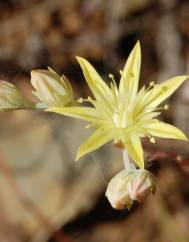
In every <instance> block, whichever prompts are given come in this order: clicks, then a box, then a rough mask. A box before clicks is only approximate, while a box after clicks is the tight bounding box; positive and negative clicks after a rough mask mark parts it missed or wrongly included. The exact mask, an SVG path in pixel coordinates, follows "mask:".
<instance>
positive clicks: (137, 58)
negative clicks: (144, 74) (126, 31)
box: [119, 42, 141, 103]
mask: <svg viewBox="0 0 189 242" xmlns="http://www.w3.org/2000/svg"><path fill="white" fill-rule="evenodd" d="M140 67H141V49H140V43H139V42H137V43H136V45H135V46H134V48H133V50H132V51H131V53H130V55H129V57H128V60H127V62H126V64H125V67H124V69H123V73H122V77H121V80H120V84H119V91H120V94H121V96H122V97H123V99H124V100H126V101H127V103H132V101H133V100H134V99H135V97H136V93H137V90H138V82H139V75H140Z"/></svg>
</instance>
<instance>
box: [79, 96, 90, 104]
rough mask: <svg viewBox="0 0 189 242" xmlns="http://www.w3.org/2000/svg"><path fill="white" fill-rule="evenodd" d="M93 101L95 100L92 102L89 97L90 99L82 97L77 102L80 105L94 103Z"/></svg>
mask: <svg viewBox="0 0 189 242" xmlns="http://www.w3.org/2000/svg"><path fill="white" fill-rule="evenodd" d="M92 101H93V100H92V98H91V97H88V98H82V97H80V98H78V99H77V102H78V103H83V102H92Z"/></svg>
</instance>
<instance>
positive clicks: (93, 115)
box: [45, 107, 106, 125]
mask: <svg viewBox="0 0 189 242" xmlns="http://www.w3.org/2000/svg"><path fill="white" fill-rule="evenodd" d="M45 111H47V112H54V113H59V114H62V115H66V116H69V117H74V118H79V119H82V120H85V121H89V122H92V123H94V124H96V125H104V124H105V123H106V122H105V120H104V119H102V118H101V116H100V114H99V113H98V112H97V110H96V109H95V108H90V107H64V108H48V109H47V110H45Z"/></svg>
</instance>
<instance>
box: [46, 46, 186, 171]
mask: <svg viewBox="0 0 189 242" xmlns="http://www.w3.org/2000/svg"><path fill="white" fill-rule="evenodd" d="M77 60H78V62H79V64H80V66H81V68H82V70H83V73H84V76H85V79H86V81H87V84H88V86H89V88H90V89H91V91H92V93H93V95H94V97H95V99H92V98H91V97H89V98H88V101H89V102H90V103H91V104H92V105H93V107H79V106H78V107H63V108H58V107H55V108H50V109H48V111H52V112H56V113H60V114H63V115H67V116H70V117H75V118H79V119H83V120H86V121H89V122H90V123H91V126H94V127H95V128H96V130H95V131H94V133H93V134H92V135H91V136H90V137H89V138H88V139H87V141H85V142H84V143H83V144H82V145H81V146H80V148H79V151H78V154H77V158H76V160H77V159H79V158H80V157H81V156H83V155H85V154H87V153H89V152H92V151H94V150H96V149H97V148H99V147H101V146H102V145H104V144H105V143H107V142H109V141H110V140H112V139H113V140H114V143H115V144H116V143H121V144H122V145H123V147H124V148H125V149H127V151H128V154H129V155H130V157H131V158H132V159H133V161H134V162H135V163H136V164H137V165H138V166H139V167H140V168H143V167H144V157H143V148H142V145H141V138H142V137H149V138H150V139H151V142H153V139H154V138H153V136H158V137H162V138H173V139H181V140H187V138H186V136H185V135H184V133H183V132H182V131H181V130H179V129H178V128H176V127H174V126H172V125H170V124H167V123H164V122H161V121H158V120H157V119H156V117H157V116H158V115H159V114H160V110H161V108H157V106H158V105H159V104H160V103H162V102H163V101H164V100H165V99H166V98H168V97H169V96H170V95H171V94H172V93H173V92H174V91H175V90H176V89H177V88H178V87H179V86H180V85H181V84H182V83H183V82H184V80H186V79H187V78H188V76H177V77H173V78H171V79H169V80H167V81H165V82H164V83H162V84H153V83H151V84H150V86H149V87H148V88H145V87H143V88H142V89H141V90H140V91H139V92H138V93H137V91H138V82H139V74H140V67H141V49H140V44H139V42H137V43H136V45H135V47H134V48H133V50H132V52H131V54H130V55H129V58H128V60H127V62H126V65H125V67H124V69H123V71H121V72H120V73H121V80H120V83H119V86H117V85H116V83H115V81H114V79H113V78H112V79H113V80H112V82H111V83H110V85H109V86H108V85H107V84H106V83H105V82H104V81H103V80H102V79H101V77H100V76H99V74H98V73H97V72H96V70H95V69H94V68H93V67H92V65H91V64H90V63H89V62H88V61H87V60H85V59H84V58H81V57H77ZM165 109H166V106H165Z"/></svg>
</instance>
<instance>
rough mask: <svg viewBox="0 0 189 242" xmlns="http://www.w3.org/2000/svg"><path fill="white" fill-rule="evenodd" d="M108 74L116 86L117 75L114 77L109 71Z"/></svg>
mask: <svg viewBox="0 0 189 242" xmlns="http://www.w3.org/2000/svg"><path fill="white" fill-rule="evenodd" d="M108 76H109V78H110V79H111V80H112V82H113V84H114V86H116V81H115V77H114V75H112V74H111V73H109V75H108Z"/></svg>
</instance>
